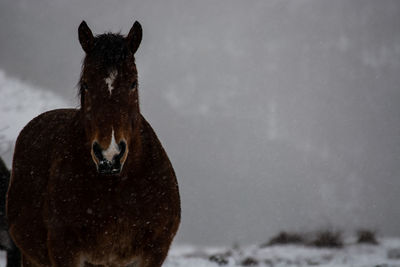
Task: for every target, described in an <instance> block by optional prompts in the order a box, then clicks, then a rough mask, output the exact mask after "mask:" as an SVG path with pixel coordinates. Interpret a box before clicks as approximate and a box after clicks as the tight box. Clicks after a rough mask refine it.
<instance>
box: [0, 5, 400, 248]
mask: <svg viewBox="0 0 400 267" xmlns="http://www.w3.org/2000/svg"><path fill="white" fill-rule="evenodd" d="M82 19H85V20H86V21H87V23H88V24H89V26H90V27H91V29H92V31H93V32H95V33H103V32H105V31H121V32H122V33H124V34H126V33H127V32H128V30H129V29H130V27H131V26H132V24H133V22H134V21H135V20H138V21H140V22H141V24H142V26H143V31H144V33H143V42H142V45H141V47H140V48H139V50H138V52H137V66H138V70H139V79H140V93H141V107H142V110H143V113H144V115H145V116H146V118H147V119H148V120H149V121H150V122H151V124H152V125H153V127H154V128H155V130H156V132H157V133H158V135H159V137H160V139H161V141H162V142H163V143H164V145H165V148H166V150H167V152H168V153H169V155H170V157H171V160H172V162H173V164H174V166H175V169H176V172H177V175H178V179H179V182H180V186H181V194H182V205H183V221H182V225H181V229H180V233H179V235H178V240H179V241H181V242H188V243H197V244H225V243H229V242H234V241H238V242H243V243H252V242H263V241H265V240H266V239H267V238H268V237H269V236H271V235H273V234H275V233H276V232H277V231H278V230H280V229H289V230H314V229H317V228H321V227H327V226H336V227H340V228H342V229H345V230H352V229H355V228H357V227H373V228H376V229H378V230H379V231H380V232H381V233H384V234H390V235H400V228H399V227H398V226H399V223H400V208H399V206H398V203H399V200H400V164H399V159H400V108H399V102H400V89H399V84H400V75H399V71H400V2H399V1H388V0H382V1H367V0H366V1H362V0H351V1H348V0H337V1H329V0H321V1H319V0H291V1H288V0H279V1H278V0H273V1H216V0H203V1H183V0H182V1H178V0H172V1H128V0H122V1H118V2H116V1H105V0H102V1H98V0H96V1H95V0H90V1H80V0H71V1H61V0H38V1H31V0H2V1H1V2H0V36H1V43H0V48H1V49H0V68H2V69H4V70H5V71H6V72H7V73H8V74H9V75H11V76H15V77H19V78H21V79H24V80H27V81H28V82H30V83H32V84H35V85H39V86H41V87H44V88H47V89H48V90H53V91H55V92H57V93H59V94H60V95H62V96H64V97H65V98H66V99H68V100H69V101H70V102H71V106H76V105H77V99H76V88H75V85H76V83H77V81H78V77H79V73H80V64H81V60H82V57H83V52H82V49H81V48H80V46H79V42H78V39H77V27H78V25H79V23H80V22H81V21H82Z"/></svg>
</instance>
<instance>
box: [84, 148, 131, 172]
mask: <svg viewBox="0 0 400 267" xmlns="http://www.w3.org/2000/svg"><path fill="white" fill-rule="evenodd" d="M118 148H119V153H118V154H116V155H114V156H113V157H112V160H108V159H106V158H105V157H104V155H103V150H102V149H101V147H100V145H99V143H97V142H94V143H93V147H92V149H93V154H94V156H95V157H96V158H97V160H98V163H97V162H96V164H97V171H98V172H99V173H100V174H103V175H116V174H119V173H120V172H121V169H122V164H121V159H122V158H123V156H124V154H125V152H126V143H125V142H124V141H121V142H120V143H119V144H118Z"/></svg>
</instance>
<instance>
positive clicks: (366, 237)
mask: <svg viewBox="0 0 400 267" xmlns="http://www.w3.org/2000/svg"><path fill="white" fill-rule="evenodd" d="M357 243H358V244H371V245H378V240H377V239H376V232H375V231H371V230H367V229H361V230H358V231H357Z"/></svg>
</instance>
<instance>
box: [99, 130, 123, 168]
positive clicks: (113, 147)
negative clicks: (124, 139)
mask: <svg viewBox="0 0 400 267" xmlns="http://www.w3.org/2000/svg"><path fill="white" fill-rule="evenodd" d="M119 152H120V151H119V147H118V145H117V142H116V140H115V135H114V129H113V130H112V133H111V142H110V145H109V146H108V148H107V149H106V150H103V156H104V158H105V159H106V160H108V161H112V159H113V157H114V156H115V155H118V154H119Z"/></svg>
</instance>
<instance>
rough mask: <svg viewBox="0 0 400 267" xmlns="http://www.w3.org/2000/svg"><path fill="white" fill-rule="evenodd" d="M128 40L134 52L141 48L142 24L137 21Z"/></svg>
mask: <svg viewBox="0 0 400 267" xmlns="http://www.w3.org/2000/svg"><path fill="white" fill-rule="evenodd" d="M126 40H127V42H128V47H129V49H130V50H131V52H132V54H135V52H136V50H137V49H138V48H139V45H140V42H141V41H142V26H141V25H140V23H139V22H137V21H135V23H134V24H133V26H132V28H131V30H130V31H129V33H128V36H127V37H126Z"/></svg>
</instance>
